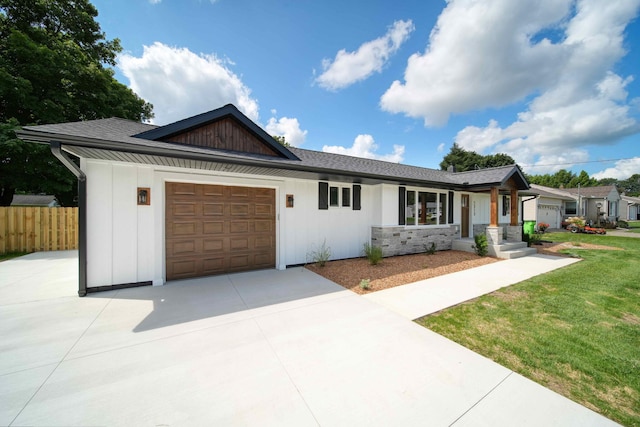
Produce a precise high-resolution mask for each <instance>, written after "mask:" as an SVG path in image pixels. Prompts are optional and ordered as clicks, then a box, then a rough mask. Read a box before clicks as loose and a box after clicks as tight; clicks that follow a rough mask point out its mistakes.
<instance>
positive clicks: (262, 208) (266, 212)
mask: <svg viewBox="0 0 640 427" xmlns="http://www.w3.org/2000/svg"><path fill="white" fill-rule="evenodd" d="M255 213H256V216H271V215H273V205H266V204H262V203H256V204H255Z"/></svg>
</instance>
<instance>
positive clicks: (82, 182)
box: [49, 141, 87, 297]
mask: <svg viewBox="0 0 640 427" xmlns="http://www.w3.org/2000/svg"><path fill="white" fill-rule="evenodd" d="M49 144H50V146H51V153H52V154H53V155H54V156H55V157H56V158H57V159H58V160H60V162H61V163H62V164H63V165H64V166H65V167H66V168H67V169H69V171H71V173H72V174H74V175H75V176H76V178H78V295H79V296H81V297H83V296H86V295H87V175H85V173H84V172H83V171H82V170H81V169H80V168H79V167H78V165H76V164H75V163H73V161H72V160H71V159H70V158H69V157H68V156H67V154H66V153H65V152H64V151H62V144H61V143H60V142H59V141H49Z"/></svg>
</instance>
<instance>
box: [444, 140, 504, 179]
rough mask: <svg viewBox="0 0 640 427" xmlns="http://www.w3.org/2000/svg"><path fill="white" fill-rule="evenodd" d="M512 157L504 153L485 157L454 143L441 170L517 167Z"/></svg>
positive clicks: (445, 157)
mask: <svg viewBox="0 0 640 427" xmlns="http://www.w3.org/2000/svg"><path fill="white" fill-rule="evenodd" d="M515 164H516V162H515V160H513V158H512V157H511V156H508V155H506V154H503V153H498V154H489V155H486V156H483V155H481V154H478V153H476V152H475V151H467V150H465V149H464V148H460V146H459V145H458V144H457V143H454V144H453V146H452V147H451V150H449V153H448V154H447V155H446V156H444V158H443V159H442V162H440V169H441V170H447V168H448V167H449V166H450V165H453V166H455V168H456V171H458V172H465V171H468V170H473V169H484V168H493V167H497V166H507V165H515Z"/></svg>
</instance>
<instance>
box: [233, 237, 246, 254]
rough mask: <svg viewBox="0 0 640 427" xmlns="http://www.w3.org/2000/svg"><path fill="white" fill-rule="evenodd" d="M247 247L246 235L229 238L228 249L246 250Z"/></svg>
mask: <svg viewBox="0 0 640 427" xmlns="http://www.w3.org/2000/svg"><path fill="white" fill-rule="evenodd" d="M248 249H249V238H248V237H232V238H230V239H229V250H231V251H246V250H248Z"/></svg>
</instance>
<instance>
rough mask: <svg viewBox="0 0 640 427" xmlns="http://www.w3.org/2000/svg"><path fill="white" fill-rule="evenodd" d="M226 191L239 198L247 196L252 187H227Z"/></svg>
mask: <svg viewBox="0 0 640 427" xmlns="http://www.w3.org/2000/svg"><path fill="white" fill-rule="evenodd" d="M227 189H228V193H229V196H230V197H232V198H233V197H239V198H245V199H247V198H249V196H250V195H251V190H253V188H249V187H227Z"/></svg>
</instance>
